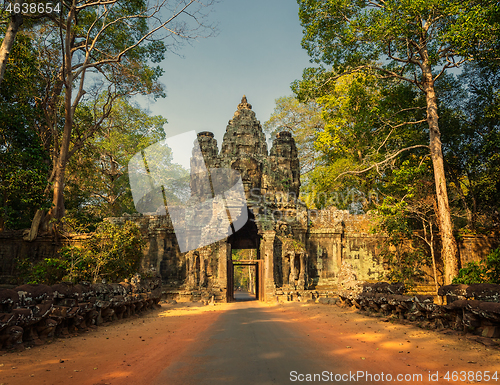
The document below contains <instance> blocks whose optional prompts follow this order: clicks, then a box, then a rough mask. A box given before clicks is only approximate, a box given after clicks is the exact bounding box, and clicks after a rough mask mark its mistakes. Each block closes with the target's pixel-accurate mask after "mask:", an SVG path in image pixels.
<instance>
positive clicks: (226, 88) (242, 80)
mask: <svg viewBox="0 0 500 385" xmlns="http://www.w3.org/2000/svg"><path fill="white" fill-rule="evenodd" d="M210 20H211V21H213V22H215V23H218V30H219V34H218V35H217V36H215V37H210V38H201V39H198V40H197V41H193V42H192V44H191V45H187V44H186V45H184V46H183V47H182V48H181V49H180V50H179V51H178V53H179V54H180V55H182V57H179V56H177V55H175V54H173V53H167V57H166V60H165V61H164V62H163V63H161V66H162V67H163V68H164V70H165V73H164V75H163V77H162V79H161V81H162V83H163V84H164V85H165V87H166V92H167V97H166V98H164V99H159V100H157V101H156V102H153V101H151V102H149V103H144V104H143V106H144V107H147V108H149V110H150V112H151V113H152V114H155V115H163V116H164V117H165V118H167V119H168V124H167V125H166V126H165V131H166V133H167V136H172V135H176V134H179V133H182V132H186V131H190V130H195V131H197V132H200V131H211V132H213V133H214V134H215V138H216V139H217V141H218V144H219V147H220V144H221V142H222V137H223V135H224V132H225V130H226V126H227V123H228V121H229V119H231V118H232V117H233V114H234V112H235V111H236V107H237V105H238V103H239V102H240V100H241V97H242V96H243V94H245V95H246V96H247V98H248V102H249V103H250V104H252V107H253V108H252V109H253V110H254V111H255V113H256V115H257V119H259V120H260V121H261V123H262V124H263V123H264V122H265V121H266V120H268V119H269V117H270V115H271V114H272V112H273V110H274V106H275V103H274V100H275V99H276V98H278V97H281V96H286V95H290V94H291V90H290V83H291V82H293V81H294V80H295V79H299V78H301V77H302V70H303V69H304V68H306V67H309V66H312V64H310V63H309V57H308V56H307V53H306V51H305V50H303V49H302V48H301V46H300V41H301V39H302V27H301V26H300V23H299V18H298V5H297V2H296V1H295V0H222V1H220V2H219V3H217V4H215V6H214V7H213V12H212V13H211V15H210Z"/></svg>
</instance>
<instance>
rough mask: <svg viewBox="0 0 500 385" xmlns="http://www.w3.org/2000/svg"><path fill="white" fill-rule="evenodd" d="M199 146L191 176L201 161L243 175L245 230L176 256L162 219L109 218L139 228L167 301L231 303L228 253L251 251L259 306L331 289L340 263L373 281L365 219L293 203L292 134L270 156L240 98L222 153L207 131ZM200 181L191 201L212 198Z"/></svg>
mask: <svg viewBox="0 0 500 385" xmlns="http://www.w3.org/2000/svg"><path fill="white" fill-rule="evenodd" d="M197 141H198V143H199V145H200V150H201V154H202V157H203V159H199V153H197V155H196V157H195V156H193V157H192V158H191V170H193V169H196V167H193V166H196V165H198V164H199V165H201V164H202V163H204V165H205V166H206V168H208V169H232V170H237V171H238V172H239V174H240V175H241V179H242V183H243V188H244V193H245V197H246V206H247V211H248V212H247V214H248V215H247V216H248V220H247V222H246V223H245V224H244V225H243V227H241V228H239V229H238V230H237V231H236V232H229V234H231V235H229V236H227V237H226V238H224V239H222V240H218V241H216V242H213V243H211V244H209V245H208V246H203V247H200V248H198V249H196V250H191V251H189V252H187V253H181V252H180V248H179V245H178V243H177V238H176V234H175V232H174V230H173V226H172V223H171V221H170V219H169V217H168V216H142V215H136V216H132V217H131V216H129V217H121V218H110V220H112V221H114V222H116V223H120V222H121V223H123V222H124V221H125V220H134V221H135V222H136V223H137V224H138V225H139V226H140V227H141V229H142V231H143V233H144V234H145V237H147V239H148V242H147V243H148V248H147V250H146V251H145V257H144V260H143V267H144V268H146V269H147V268H152V269H155V270H156V271H158V272H159V273H160V274H161V276H162V280H163V282H164V285H165V290H166V291H167V292H168V293H169V295H172V296H174V297H175V296H178V297H179V296H180V297H187V298H188V299H197V298H201V299H203V298H205V299H208V298H210V297H212V296H215V298H216V300H218V301H226V300H231V298H232V295H233V274H234V269H233V265H234V264H239V263H242V262H241V261H239V262H237V261H233V255H232V250H234V249H251V250H253V251H252V252H251V253H249V254H251V255H252V256H253V258H251V259H250V260H247V261H244V262H245V264H249V265H253V266H255V270H256V272H257V274H256V275H257V282H256V286H257V291H258V293H257V294H258V298H259V299H261V300H264V299H270V298H273V297H274V296H276V295H278V296H279V295H282V296H286V297H290V296H296V295H300V294H297V293H299V291H302V293H306V292H307V290H308V289H314V290H329V288H331V287H334V286H335V285H336V284H337V281H338V275H339V271H340V267H341V265H342V264H343V263H344V262H348V263H349V264H350V265H352V266H353V267H354V269H355V270H356V271H358V276H359V278H361V279H368V280H369V279H374V278H376V277H377V275H378V273H379V271H380V269H381V261H380V260H379V259H378V257H377V256H376V254H377V253H376V252H375V248H376V243H377V239H375V238H374V237H373V236H371V235H369V225H368V222H369V221H368V220H367V219H366V218H365V217H364V216H353V215H350V214H349V213H348V212H347V211H339V210H336V209H335V208H334V207H331V208H328V209H325V210H307V209H306V206H305V204H304V203H302V202H301V201H300V200H299V199H298V198H299V189H300V165H299V159H298V154H297V147H296V145H295V140H294V139H293V137H292V135H291V133H290V132H288V131H282V132H279V133H278V134H277V135H276V137H275V138H274V139H273V143H272V146H271V149H270V150H269V151H268V147H267V143H266V138H265V135H264V133H263V131H262V126H261V124H260V122H259V121H258V120H257V118H256V116H255V113H254V112H253V111H252V106H251V105H250V104H249V103H248V101H247V99H246V97H245V96H243V98H242V100H241V103H239V104H238V107H237V110H236V111H235V113H234V116H233V117H232V119H231V120H229V122H228V125H227V127H226V132H225V134H224V138H223V141H222V146H221V150H220V151H219V149H218V146H217V140H216V139H215V138H214V135H213V133H211V132H207V131H204V132H200V133H198V135H197ZM203 177H204V176H203V174H202V175H201V176H200V174H197V173H195V172H194V173H191V176H190V187H191V191H192V194H193V195H192V199H193V200H195V201H200V202H205V201H206V200H207V199H208V198H210V197H211V196H212V195H211V194H212V191H211V188H210V184H207V183H206V180H205V183H204V181H203V180H201V179H200V178H203ZM207 186H208V187H207ZM207 202H209V201H207ZM291 293H294V294H291ZM308 293H309V294H307V295H311V292H308ZM303 295H305V294H303Z"/></svg>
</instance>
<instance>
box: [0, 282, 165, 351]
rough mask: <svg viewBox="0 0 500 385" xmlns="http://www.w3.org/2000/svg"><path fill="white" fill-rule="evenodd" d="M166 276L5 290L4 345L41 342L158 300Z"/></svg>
mask: <svg viewBox="0 0 500 385" xmlns="http://www.w3.org/2000/svg"><path fill="white" fill-rule="evenodd" d="M160 297H161V279H159V278H152V279H146V280H144V279H143V280H139V279H132V281H131V283H129V282H121V283H111V284H104V283H98V284H92V285H91V284H88V283H81V284H77V285H73V284H71V283H59V284H56V285H52V286H47V285H22V286H18V287H16V288H14V289H0V350H6V349H13V348H23V347H25V346H32V345H40V344H43V343H44V341H45V340H47V339H51V338H53V337H67V336H70V335H72V334H75V333H77V332H85V331H88V330H89V329H93V328H96V327H97V326H98V325H101V324H103V323H104V322H110V321H114V320H117V319H122V318H127V317H130V316H132V315H134V314H139V313H141V312H143V311H145V310H147V309H151V308H153V307H155V306H156V305H158V302H159V301H160Z"/></svg>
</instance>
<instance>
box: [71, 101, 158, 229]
mask: <svg viewBox="0 0 500 385" xmlns="http://www.w3.org/2000/svg"><path fill="white" fill-rule="evenodd" d="M104 101H105V97H104V96H103V97H102V101H101V102H100V103H99V104H98V105H99V108H102V105H103V104H104ZM90 107H91V106H89V105H87V104H83V105H81V106H80V107H79V109H78V114H77V119H76V120H77V121H79V122H81V121H82V120H83V119H84V117H83V116H84V115H85V111H87V110H89V109H90ZM164 124H166V119H165V118H163V117H161V116H150V115H149V114H148V113H147V111H144V110H143V109H141V108H140V107H138V106H136V105H134V104H133V103H132V102H131V101H130V100H129V99H127V98H119V99H117V100H115V102H114V103H113V106H112V109H111V112H110V114H109V116H108V117H107V118H105V119H104V120H103V122H102V123H101V128H100V130H99V132H98V135H96V136H94V137H93V138H91V139H89V140H88V141H87V142H86V143H85V144H84V146H83V148H82V150H81V151H80V152H79V153H77V154H75V156H74V157H73V158H72V159H71V160H70V162H69V164H68V168H67V171H66V173H67V174H66V175H67V184H66V188H65V197H66V209H67V213H68V215H69V216H70V217H73V218H76V219H78V220H79V221H80V222H84V223H91V222H95V221H100V220H102V219H103V218H105V217H110V216H120V215H122V214H123V213H133V212H135V207H134V203H133V199H132V193H131V191H130V184H129V180H128V173H127V166H128V162H129V160H130V159H131V157H132V156H133V155H135V154H136V153H137V152H138V151H141V150H143V149H145V148H146V147H148V146H149V145H151V144H153V143H156V142H158V141H160V140H162V139H163V138H164V136H165V133H164V130H163V126H164ZM81 125H82V128H81V130H83V131H84V127H85V124H84V123H82V124H81ZM75 135H79V132H78V131H76V132H75Z"/></svg>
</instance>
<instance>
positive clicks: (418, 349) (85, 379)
mask: <svg viewBox="0 0 500 385" xmlns="http://www.w3.org/2000/svg"><path fill="white" fill-rule="evenodd" d="M495 370H496V371H498V372H499V373H498V375H499V376H500V351H499V350H498V348H493V347H485V346H483V345H480V344H478V343H476V342H473V341H470V340H469V339H468V338H467V336H460V335H447V334H443V333H439V332H434V331H426V330H422V329H419V328H416V327H414V326H410V325H399V324H392V323H390V322H382V320H381V319H378V318H372V317H367V316H363V315H360V314H359V313H357V312H355V311H353V310H352V309H341V308H338V307H336V306H324V305H314V304H301V303H289V304H263V303H260V302H256V301H242V302H236V303H231V304H216V305H215V306H197V305H193V304H178V305H174V306H172V305H163V306H162V309H161V310H159V311H156V312H152V313H149V314H148V315H146V316H143V317H140V318H137V319H134V320H129V321H127V322H125V321H124V322H120V323H117V324H114V325H109V326H106V327H100V328H99V331H97V332H90V333H86V334H85V335H83V336H78V337H74V338H70V339H65V340H59V341H57V342H54V343H52V344H50V345H47V346H43V347H36V348H33V349H30V350H26V351H23V352H20V353H7V354H4V355H2V356H0V384H8V385H18V384H19V385H21V384H22V385H24V384H27V385H31V384H54V385H58V384H78V385H79V384H82V385H104V384H110V385H120V384H128V385H130V384H132V385H164V384H165V385H177V384H179V385H180V384H188V385H189V384H237V385H244V384H259V385H261V384H290V383H320V382H329V383H339V384H341V383H344V384H345V383H351V382H357V383H400V384H452V383H455V384H466V383H476V382H479V381H477V380H478V379H479V377H478V376H479V374H481V376H482V377H483V381H482V382H481V383H496V384H500V379H498V380H496V381H495V380H492V379H491V377H492V376H493V373H494V372H495ZM461 372H464V373H461ZM487 372H488V373H487ZM447 374H448V377H449V378H448V379H447ZM314 375H316V377H314ZM485 375H486V376H490V381H488V382H485V381H484V377H485ZM367 378H368V380H367ZM453 379H456V381H453ZM320 380H321V381H320ZM325 380H328V381H325ZM399 380H401V381H399Z"/></svg>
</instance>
